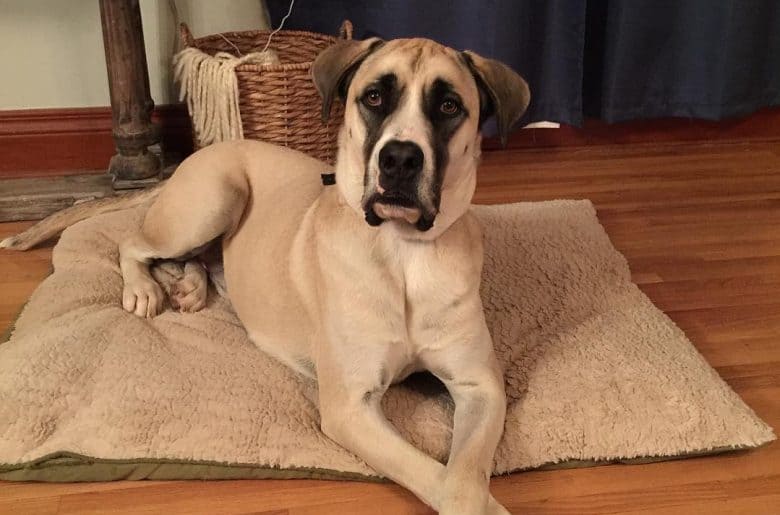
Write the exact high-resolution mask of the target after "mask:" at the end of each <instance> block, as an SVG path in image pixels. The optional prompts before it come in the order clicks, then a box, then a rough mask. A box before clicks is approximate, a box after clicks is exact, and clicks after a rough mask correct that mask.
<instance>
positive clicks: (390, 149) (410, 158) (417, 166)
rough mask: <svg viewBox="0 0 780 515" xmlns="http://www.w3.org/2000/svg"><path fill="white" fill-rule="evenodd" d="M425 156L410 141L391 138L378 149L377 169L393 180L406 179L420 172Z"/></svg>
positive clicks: (417, 146)
mask: <svg viewBox="0 0 780 515" xmlns="http://www.w3.org/2000/svg"><path fill="white" fill-rule="evenodd" d="M424 159H425V157H424V155H423V151H422V149H421V148H420V147H419V145H417V144H416V143H412V142H411V141H398V140H392V141H388V142H387V143H385V146H384V147H382V150H380V151H379V171H380V172H382V175H384V176H386V177H387V178H389V179H392V180H394V181H408V180H409V179H412V178H414V177H415V176H416V175H417V174H419V173H420V171H421V170H422V167H423V161H424Z"/></svg>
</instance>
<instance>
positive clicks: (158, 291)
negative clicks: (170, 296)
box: [122, 278, 165, 318]
mask: <svg viewBox="0 0 780 515" xmlns="http://www.w3.org/2000/svg"><path fill="white" fill-rule="evenodd" d="M164 298H165V297H164V294H163V291H162V288H160V285H159V284H157V283H156V282H155V281H154V280H153V279H146V278H143V279H138V280H136V281H133V282H132V283H125V287H124V289H123V290H122V307H123V308H124V309H125V311H127V312H129V313H134V314H135V315H137V316H139V317H145V318H152V317H155V316H157V315H158V314H159V313H161V312H162V309H163V300H164Z"/></svg>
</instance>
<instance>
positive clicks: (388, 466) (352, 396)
mask: <svg viewBox="0 0 780 515" xmlns="http://www.w3.org/2000/svg"><path fill="white" fill-rule="evenodd" d="M375 350H376V349H375ZM356 354H357V355H362V356H363V359H365V356H366V353H356ZM374 355H375V356H376V357H377V358H382V357H385V356H387V353H386V352H379V353H375V354H374ZM361 361H362V360H361ZM344 365H345V364H344V363H343V362H342V363H339V364H335V366H333V365H332V366H328V365H326V364H325V363H323V360H320V361H319V362H318V367H317V375H318V383H319V397H320V406H319V408H320V418H321V422H320V423H321V428H322V431H323V432H324V433H325V434H326V435H327V436H328V437H330V438H331V439H332V440H333V441H335V442H336V443H338V444H339V445H341V446H342V447H344V448H345V449H347V450H349V451H350V452H352V453H354V454H356V455H357V456H359V457H360V458H362V459H363V460H364V461H365V462H366V463H367V464H368V465H369V466H370V467H371V468H373V469H374V470H376V471H377V472H378V473H380V474H382V475H383V476H385V477H387V478H389V479H392V480H393V481H395V482H396V483H398V484H400V485H401V486H403V487H405V488H407V489H409V490H410V491H411V492H412V493H414V494H415V495H416V496H417V497H418V498H420V499H421V500H422V501H423V502H424V503H426V504H427V505H429V506H430V507H432V508H433V509H435V510H437V511H438V510H439V509H440V497H441V487H442V482H443V480H444V477H445V467H444V465H442V464H441V463H439V462H437V461H436V460H434V459H433V458H431V457H430V456H428V455H426V454H425V453H423V452H422V451H420V450H419V449H417V448H415V447H414V446H413V445H412V444H410V443H409V442H407V441H406V440H405V439H404V438H403V437H402V436H401V435H400V434H399V433H398V431H397V430H396V429H395V428H394V427H393V426H392V424H390V422H389V421H388V420H387V419H386V418H385V416H384V413H382V407H381V400H382V396H383V395H384V393H385V391H386V390H387V387H388V386H389V381H390V378H389V377H387V373H388V372H387V370H388V368H387V367H388V364H386V363H380V362H376V363H367V362H365V361H362V362H354V363H350V364H348V365H347V366H346V367H345V366H344ZM345 368H347V369H351V370H349V371H347V370H345Z"/></svg>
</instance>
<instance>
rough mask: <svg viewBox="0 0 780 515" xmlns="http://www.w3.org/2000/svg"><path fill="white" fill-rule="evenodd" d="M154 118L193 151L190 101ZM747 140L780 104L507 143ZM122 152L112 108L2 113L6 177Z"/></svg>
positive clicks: (771, 128)
mask: <svg viewBox="0 0 780 515" xmlns="http://www.w3.org/2000/svg"><path fill="white" fill-rule="evenodd" d="M152 119H153V121H155V122H156V123H158V124H159V125H160V129H161V134H162V147H163V151H164V152H165V153H166V154H168V155H177V156H186V155H188V154H189V153H191V152H192V130H191V126H190V121H189V117H188V115H187V110H186V108H185V106H184V105H181V104H173V105H161V106H157V107H156V108H155V110H154V114H153V117H152ZM746 140H756V141H766V140H780V109H778V108H774V109H764V110H761V111H759V112H757V113H755V114H753V115H751V116H749V117H746V118H739V119H733V120H722V121H718V122H708V121H702V120H688V119H679V118H672V119H660V120H646V121H637V122H626V123H620V124H613V125H610V124H606V123H604V122H602V121H601V120H586V122H585V125H584V127H582V128H576V127H571V126H561V127H560V128H558V129H547V128H534V129H525V130H519V131H515V132H514V133H513V134H512V135H511V136H510V138H509V141H508V144H507V148H510V149H523V148H545V147H570V146H572V147H573V146H590V145H620V144H652V143H664V144H669V143H675V142H692V141H746ZM483 148H484V149H485V150H488V151H489V150H495V149H500V148H501V145H500V143H499V142H498V140H497V139H496V138H487V139H485V142H484V144H483ZM114 152H115V150H114V141H113V138H112V137H111V109H110V108H109V107H85V108H65V109H29V110H16V111H0V156H2V159H0V178H11V177H46V176H62V175H74V174H84V173H89V172H90V171H97V173H101V172H102V171H104V170H105V169H106V167H107V165H108V161H109V159H110V158H111V156H113V155H114Z"/></svg>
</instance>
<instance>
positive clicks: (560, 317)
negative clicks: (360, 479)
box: [0, 201, 774, 481]
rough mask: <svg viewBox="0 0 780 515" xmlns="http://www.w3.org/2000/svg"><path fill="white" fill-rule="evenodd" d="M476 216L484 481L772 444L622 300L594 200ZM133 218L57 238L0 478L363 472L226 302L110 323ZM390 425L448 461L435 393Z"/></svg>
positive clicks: (3, 420)
mask: <svg viewBox="0 0 780 515" xmlns="http://www.w3.org/2000/svg"><path fill="white" fill-rule="evenodd" d="M474 209H475V211H476V213H477V214H478V215H479V218H480V219H481V220H482V223H483V226H484V229H485V244H486V259H485V272H484V278H483V288H482V296H483V299H484V304H485V309H486V312H487V320H488V325H489V326H490V330H491V333H492V334H493V338H494V341H495V346H496V350H497V352H498V355H499V357H500V360H501V362H502V364H503V367H504V369H505V375H506V383H507V391H508V395H509V399H508V402H509V406H508V412H507V421H506V428H505V432H504V437H503V440H502V441H501V444H500V446H499V448H498V451H497V453H496V460H495V472H496V473H506V472H509V471H514V470H520V469H528V468H533V467H539V466H542V465H545V464H551V463H561V462H567V461H569V462H572V461H577V462H581V461H588V462H591V461H597V462H598V461H614V460H630V459H635V458H649V457H650V458H652V457H671V456H680V455H690V454H702V453H709V452H716V451H722V450H728V449H739V448H748V447H755V446H758V445H761V444H764V443H766V442H769V441H771V440H773V439H774V435H773V432H772V430H771V429H770V428H769V427H768V426H767V425H766V424H765V423H763V422H762V421H761V420H760V419H759V418H758V417H757V416H756V415H755V413H754V412H753V411H752V410H751V409H750V408H749V407H748V406H747V405H745V404H744V403H743V402H742V400H741V399H740V398H739V397H738V396H737V395H736V394H735V393H734V392H733V391H732V390H731V389H730V388H729V387H728V386H727V385H726V384H725V383H724V382H723V381H722V380H721V379H720V377H718V375H717V373H716V372H715V371H714V370H713V369H712V368H711V367H710V366H709V365H708V364H707V363H706V362H705V361H704V359H703V358H702V357H701V356H700V355H699V353H698V352H697V351H696V350H695V349H694V347H693V346H692V345H691V343H690V342H689V341H688V340H687V339H686V337H685V335H684V334H683V333H682V332H681V331H680V329H678V328H677V327H676V326H675V325H674V323H673V322H672V321H671V320H670V319H669V318H667V317H666V316H665V315H664V314H663V313H662V312H661V311H659V310H658V309H657V308H655V307H654V306H653V305H652V303H651V302H650V301H649V300H648V298H647V297H646V296H645V295H644V294H642V293H641V292H640V291H639V289H638V288H637V287H636V286H635V285H634V284H632V283H631V280H630V274H629V270H628V266H627V264H626V261H625V259H624V258H623V257H622V256H621V255H620V254H619V253H618V252H617V251H616V250H615V249H614V248H613V247H612V245H611V243H610V242H609V239H608V237H607V235H606V233H605V232H604V230H603V229H602V227H601V225H600V224H599V223H598V220H597V218H596V214H595V211H594V209H593V207H592V205H591V204H590V202H587V201H555V202H543V203H523V204H512V205H502V206H491V207H484V206H483V207H475V208H474ZM141 214H142V213H141V212H140V211H138V210H131V211H124V212H119V213H114V214H109V215H104V216H100V217H97V218H94V219H91V220H87V221H85V222H82V223H80V224H78V225H76V226H74V227H72V228H71V229H69V230H67V231H66V232H65V234H64V235H63V236H62V239H61V240H60V242H59V244H58V245H57V246H56V248H55V249H54V256H53V261H54V273H53V274H52V275H51V276H50V277H49V278H48V279H46V280H45V281H44V283H43V284H42V285H41V286H40V287H39V288H38V290H36V291H35V293H34V294H33V296H32V299H31V300H30V302H29V304H28V305H27V307H26V308H25V310H24V312H23V313H22V315H21V316H20V318H19V320H18V322H17V324H16V329H15V331H14V333H13V336H12V337H11V339H10V340H9V341H8V342H6V343H4V344H2V345H0V478H4V479H40V480H54V481H63V480H85V479H91V480H95V479H106V480H107V479H119V478H125V477H127V478H144V477H148V478H169V479H170V478H191V477H203V478H221V477H232V478H235V477H333V476H339V477H356V476H355V475H356V474H357V475H361V476H370V475H373V472H372V470H371V469H369V468H368V467H367V466H366V465H365V464H364V463H363V462H362V461H361V460H360V459H358V458H356V457H355V456H353V455H351V454H350V453H348V452H346V451H344V450H343V449H341V448H340V447H339V446H337V445H335V444H334V443H332V442H331V441H330V440H328V438H326V437H325V436H324V435H323V434H322V433H321V432H320V431H319V429H318V414H317V410H316V409H315V407H314V406H313V405H312V404H311V402H309V401H308V400H307V398H309V396H310V395H311V388H312V385H311V384H308V383H306V382H303V381H301V380H299V379H298V378H297V377H296V376H295V375H294V374H293V373H291V372H289V371H288V370H286V369H285V368H284V367H283V366H281V365H279V364H277V363H276V362H274V361H273V360H272V359H270V358H268V357H267V356H265V355H263V354H262V353H261V352H260V351H259V350H258V349H256V348H255V347H254V346H253V345H252V344H251V343H250V342H249V340H248V339H247V338H246V336H245V334H244V331H243V330H242V328H241V325H240V323H239V321H238V320H237V319H236V317H235V315H234V314H233V313H232V312H231V311H230V309H229V306H228V305H227V304H226V303H225V301H223V300H221V299H219V298H218V297H216V296H215V295H212V296H211V299H210V302H209V305H208V307H207V308H206V309H205V310H203V311H202V312H200V313H197V314H194V315H190V314H179V313H175V312H172V311H167V312H165V313H163V314H162V315H161V316H158V317H157V318H155V319H153V320H152V321H146V320H143V319H139V318H136V317H135V316H133V315H129V314H127V313H125V312H124V311H122V309H121V307H120V292H121V288H122V280H121V277H120V273H119V269H118V267H117V246H116V241H117V240H118V239H120V238H122V236H123V235H124V234H125V233H126V232H127V231H128V229H129V228H131V227H133V226H135V225H136V224H138V223H139V221H140V217H141ZM384 408H385V412H386V413H387V414H388V416H389V418H390V419H391V420H392V422H393V423H394V424H395V425H396V426H397V427H398V429H399V430H400V431H401V432H402V433H403V434H404V436H405V437H406V438H408V439H409V440H411V441H412V442H413V443H414V444H415V445H417V446H418V447H419V448H421V449H423V450H424V451H425V452H427V453H429V454H431V455H433V456H435V457H436V458H437V459H439V460H445V459H446V456H447V453H448V448H449V444H450V429H449V428H450V424H451V419H452V411H453V405H452V403H451V401H450V399H449V397H448V396H447V394H446V393H445V392H444V391H443V390H442V388H441V387H440V385H437V384H436V383H435V382H433V381H431V380H430V378H427V379H426V378H425V376H423V377H422V378H419V377H418V378H417V379H416V380H414V381H412V382H411V384H409V385H403V386H398V387H393V388H392V389H391V391H390V392H389V393H388V395H387V398H386V400H385V404H384ZM226 465H230V466H226ZM279 469H285V470H279Z"/></svg>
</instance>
